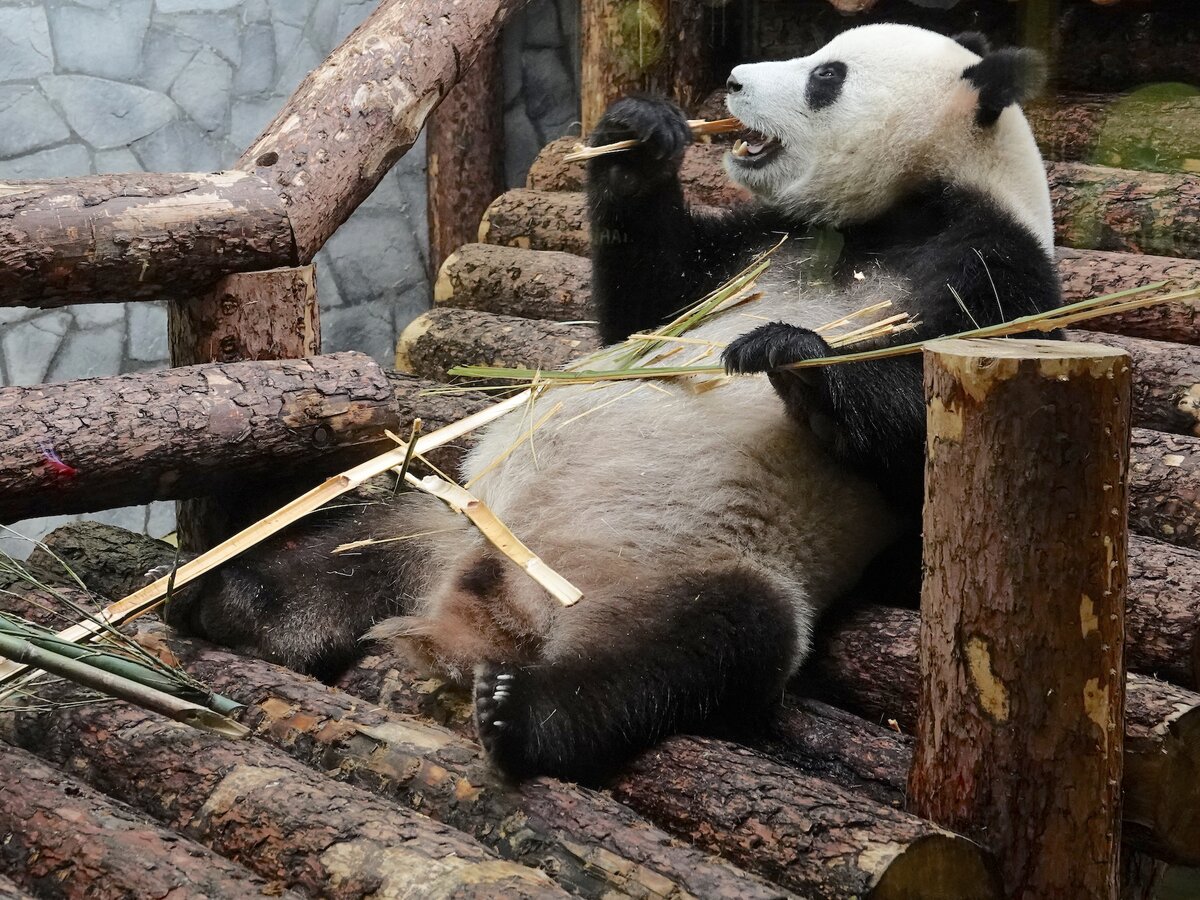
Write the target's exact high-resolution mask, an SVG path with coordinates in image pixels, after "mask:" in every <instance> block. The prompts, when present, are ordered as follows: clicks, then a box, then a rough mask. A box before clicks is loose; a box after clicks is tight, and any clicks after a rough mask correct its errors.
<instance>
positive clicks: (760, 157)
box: [730, 128, 783, 166]
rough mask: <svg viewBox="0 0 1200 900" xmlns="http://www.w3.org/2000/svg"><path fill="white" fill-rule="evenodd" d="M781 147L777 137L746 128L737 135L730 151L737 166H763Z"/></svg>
mask: <svg viewBox="0 0 1200 900" xmlns="http://www.w3.org/2000/svg"><path fill="white" fill-rule="evenodd" d="M782 149H783V144H782V143H780V141H779V139H778V138H773V137H768V136H767V135H765V134H763V133H762V132H761V131H755V130H754V129H752V128H748V129H746V130H745V131H743V132H741V133H740V134H739V135H738V136H737V140H735V141H734V142H733V150H732V151H730V152H731V154H732V156H733V161H734V162H735V163H737V164H738V165H739V166H764V165H766V164H767V163H768V162H770V161H771V159H772V158H773V157H774V156H775V154H777V153H778V152H779V151H780V150H782Z"/></svg>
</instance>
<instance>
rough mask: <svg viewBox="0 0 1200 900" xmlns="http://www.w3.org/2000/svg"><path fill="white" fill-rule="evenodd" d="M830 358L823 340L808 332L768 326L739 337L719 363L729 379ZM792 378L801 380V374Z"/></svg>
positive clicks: (803, 375)
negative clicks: (810, 360) (805, 361)
mask: <svg viewBox="0 0 1200 900" xmlns="http://www.w3.org/2000/svg"><path fill="white" fill-rule="evenodd" d="M831 355H833V349H832V348H831V347H830V346H829V344H828V343H827V342H826V340H825V339H824V338H823V337H821V336H820V335H819V334H817V333H816V332H815V331H812V330H810V329H808V328H799V327H797V326H795V325H788V324H787V323H786V322H771V323H770V324H769V325H760V326H759V327H758V328H755V329H754V330H753V331H750V332H747V333H746V334H743V335H742V336H741V337H739V338H737V339H736V340H735V341H733V342H732V343H731V344H730V345H729V346H728V347H726V348H725V353H724V354H723V355H722V360H723V361H724V363H725V371H727V372H729V374H731V375H748V374H751V373H753V372H771V371H774V370H776V369H781V368H783V367H784V366H788V365H791V364H792V363H797V362H803V361H804V360H806V359H819V358H821V357H824V356H831ZM792 374H794V375H796V376H798V377H800V378H802V379H804V378H806V377H808V375H807V373H805V372H803V371H799V370H798V371H795V372H793V373H792Z"/></svg>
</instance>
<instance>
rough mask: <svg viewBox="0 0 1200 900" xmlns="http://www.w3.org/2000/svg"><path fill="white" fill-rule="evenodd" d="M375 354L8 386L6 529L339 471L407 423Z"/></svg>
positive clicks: (1, 408) (4, 417) (0, 443)
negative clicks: (246, 479) (237, 484)
mask: <svg viewBox="0 0 1200 900" xmlns="http://www.w3.org/2000/svg"><path fill="white" fill-rule="evenodd" d="M397 424H398V422H397V414H396V406H395V401H394V395H393V392H392V388H391V385H390V384H389V382H388V379H387V377H386V376H385V375H384V374H383V371H382V370H381V369H380V368H379V366H378V365H377V364H376V363H375V362H373V361H372V360H371V359H370V358H369V357H366V356H363V355H362V354H359V353H338V354H333V355H330V356H321V357H313V358H312V359H308V360H291V361H281V362H253V363H231V364H229V365H217V364H214V365H207V366H192V367H188V368H183V369H166V370H162V371H158V372H143V373H137V374H132V375H118V376H114V377H111V378H93V379H86V380H82V381H73V382H66V383H63V384H51V385H41V386H38V387H33V388H23V387H8V388H3V389H0V459H3V460H4V464H3V466H2V467H0V521H6V522H12V521H17V520H19V519H22V518H26V517H28V516H31V515H52V514H57V513H68V512H86V511H89V510H95V509H106V508H110V507H116V506H129V505H132V504H136V503H145V502H147V501H149V500H163V499H174V498H178V497H188V496H195V495H197V494H202V493H205V492H208V491H212V490H214V489H216V488H219V487H220V486H221V485H222V484H225V483H228V480H229V479H230V478H231V477H232V476H234V475H235V474H236V475H238V476H246V475H251V474H261V473H270V474H271V475H272V476H282V475H284V474H288V473H293V474H294V473H296V472H297V471H299V470H301V469H303V470H304V472H305V473H306V474H307V475H308V476H309V477H313V476H314V475H316V474H318V473H319V471H321V470H324V471H327V472H329V471H337V470H338V467H339V466H342V465H343V464H345V463H346V462H347V461H348V460H354V461H361V460H362V459H363V458H365V457H366V456H369V455H370V454H371V452H372V451H373V450H375V449H376V448H378V447H379V446H380V440H381V435H382V432H383V429H385V428H392V429H394V428H396V427H397Z"/></svg>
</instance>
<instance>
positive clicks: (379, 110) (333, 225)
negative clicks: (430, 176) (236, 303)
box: [238, 0, 524, 268]
mask: <svg viewBox="0 0 1200 900" xmlns="http://www.w3.org/2000/svg"><path fill="white" fill-rule="evenodd" d="M523 5H524V0H479V2H473V3H460V2H456V0H384V2H383V3H381V4H380V5H379V6H378V7H377V8H376V9H375V11H374V12H372V13H371V15H370V16H368V17H367V18H366V20H365V21H364V22H363V23H362V24H361V25H359V26H358V28H356V29H354V31H353V32H351V34H350V36H349V37H347V38H346V39H345V40H344V41H342V43H341V44H340V45H339V46H338V47H337V48H336V49H335V50H334V51H333V52H332V53H331V54H330V55H329V56H328V57H327V58H326V60H325V61H324V62H323V63H322V64H321V65H320V66H318V67H317V68H316V69H315V70H313V71H312V72H310V73H309V74H308V76H307V77H306V78H305V79H304V81H302V82H301V83H300V87H298V88H297V89H296V91H295V93H293V94H292V96H291V98H290V99H289V100H288V102H287V104H286V105H285V106H284V108H283V109H282V110H280V112H279V115H277V116H276V117H275V119H274V120H273V121H272V122H271V124H270V125H268V126H267V127H266V129H265V130H264V131H263V133H262V134H261V135H260V136H259V137H258V139H257V140H255V141H254V143H253V144H251V145H250V148H249V149H248V150H247V151H246V152H245V153H243V154H242V157H241V159H240V160H238V167H239V168H242V169H245V170H247V171H252V172H255V173H256V174H257V175H258V176H259V177H260V178H262V179H264V180H266V181H267V182H268V183H269V184H270V185H271V187H272V188H273V189H274V190H276V191H277V192H278V193H279V196H280V197H281V198H282V199H283V202H284V204H285V206H286V207H287V211H288V216H289V218H290V219H291V223H292V228H293V230H294V232H295V237H296V255H297V257H298V259H299V261H300V262H302V263H307V262H310V261H311V260H312V258H313V256H314V255H316V252H317V251H318V250H320V249H321V247H322V246H323V245H324V243H325V241H327V240H328V239H329V236H330V235H332V234H333V232H334V231H336V230H337V227H338V226H339V225H341V224H342V222H344V221H346V219H348V218H349V217H350V214H351V213H352V212H354V210H355V209H356V208H357V207H358V205H359V204H360V203H361V202H362V201H363V200H365V199H366V198H367V197H368V196H369V195H370V193H371V191H372V190H373V189H374V188H375V185H377V184H378V183H379V181H380V179H382V178H383V176H384V175H386V174H387V171H388V169H390V168H391V167H392V164H393V163H395V162H396V160H398V159H399V158H400V157H401V156H403V155H404V154H405V152H406V151H407V150H408V148H409V147H411V146H412V145H413V142H414V141H415V140H416V139H417V135H418V134H419V133H420V131H421V128H422V126H424V124H425V120H426V119H427V118H428V117H429V114H430V112H431V111H432V110H433V108H434V107H435V106H437V104H438V103H439V102H440V101H441V99H442V98H443V97H444V96H445V95H446V92H447V91H449V90H450V88H451V87H452V86H453V85H454V84H455V82H457V81H458V80H459V79H460V78H461V77H462V75H463V72H465V71H466V69H467V68H468V67H469V66H470V63H471V62H472V61H473V60H474V59H475V57H476V56H477V55H478V53H479V52H480V49H481V48H482V47H484V46H485V45H490V44H492V43H494V42H495V39H496V36H497V34H498V33H499V30H500V26H501V25H503V24H504V21H505V20H506V19H507V18H508V16H509V15H510V14H511V13H512V12H513V11H514V10H516V9H519V8H521V6H523ZM264 268H265V267H264Z"/></svg>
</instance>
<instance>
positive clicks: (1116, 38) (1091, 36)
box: [1056, 3, 1200, 91]
mask: <svg viewBox="0 0 1200 900" xmlns="http://www.w3.org/2000/svg"><path fill="white" fill-rule="evenodd" d="M1195 24H1196V20H1195V10H1194V9H1192V8H1191V7H1189V6H1188V5H1187V4H1182V3H1151V4H1142V3H1122V4H1120V5H1119V6H1107V7H1102V6H1098V5H1096V4H1084V3H1079V4H1076V3H1072V4H1069V5H1066V6H1064V7H1063V8H1062V11H1061V13H1059V14H1058V29H1057V31H1058V34H1057V38H1058V57H1059V59H1061V60H1063V64H1062V65H1060V66H1058V67H1057V72H1056V77H1057V81H1058V83H1059V84H1060V85H1062V86H1063V87H1067V88H1071V89H1073V90H1087V91H1125V90H1129V89H1132V88H1136V87H1138V86H1140V85H1145V84H1152V83H1155V82H1181V83H1183V84H1193V85H1194V84H1200V36H1198V35H1197V34H1196V28H1195Z"/></svg>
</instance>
